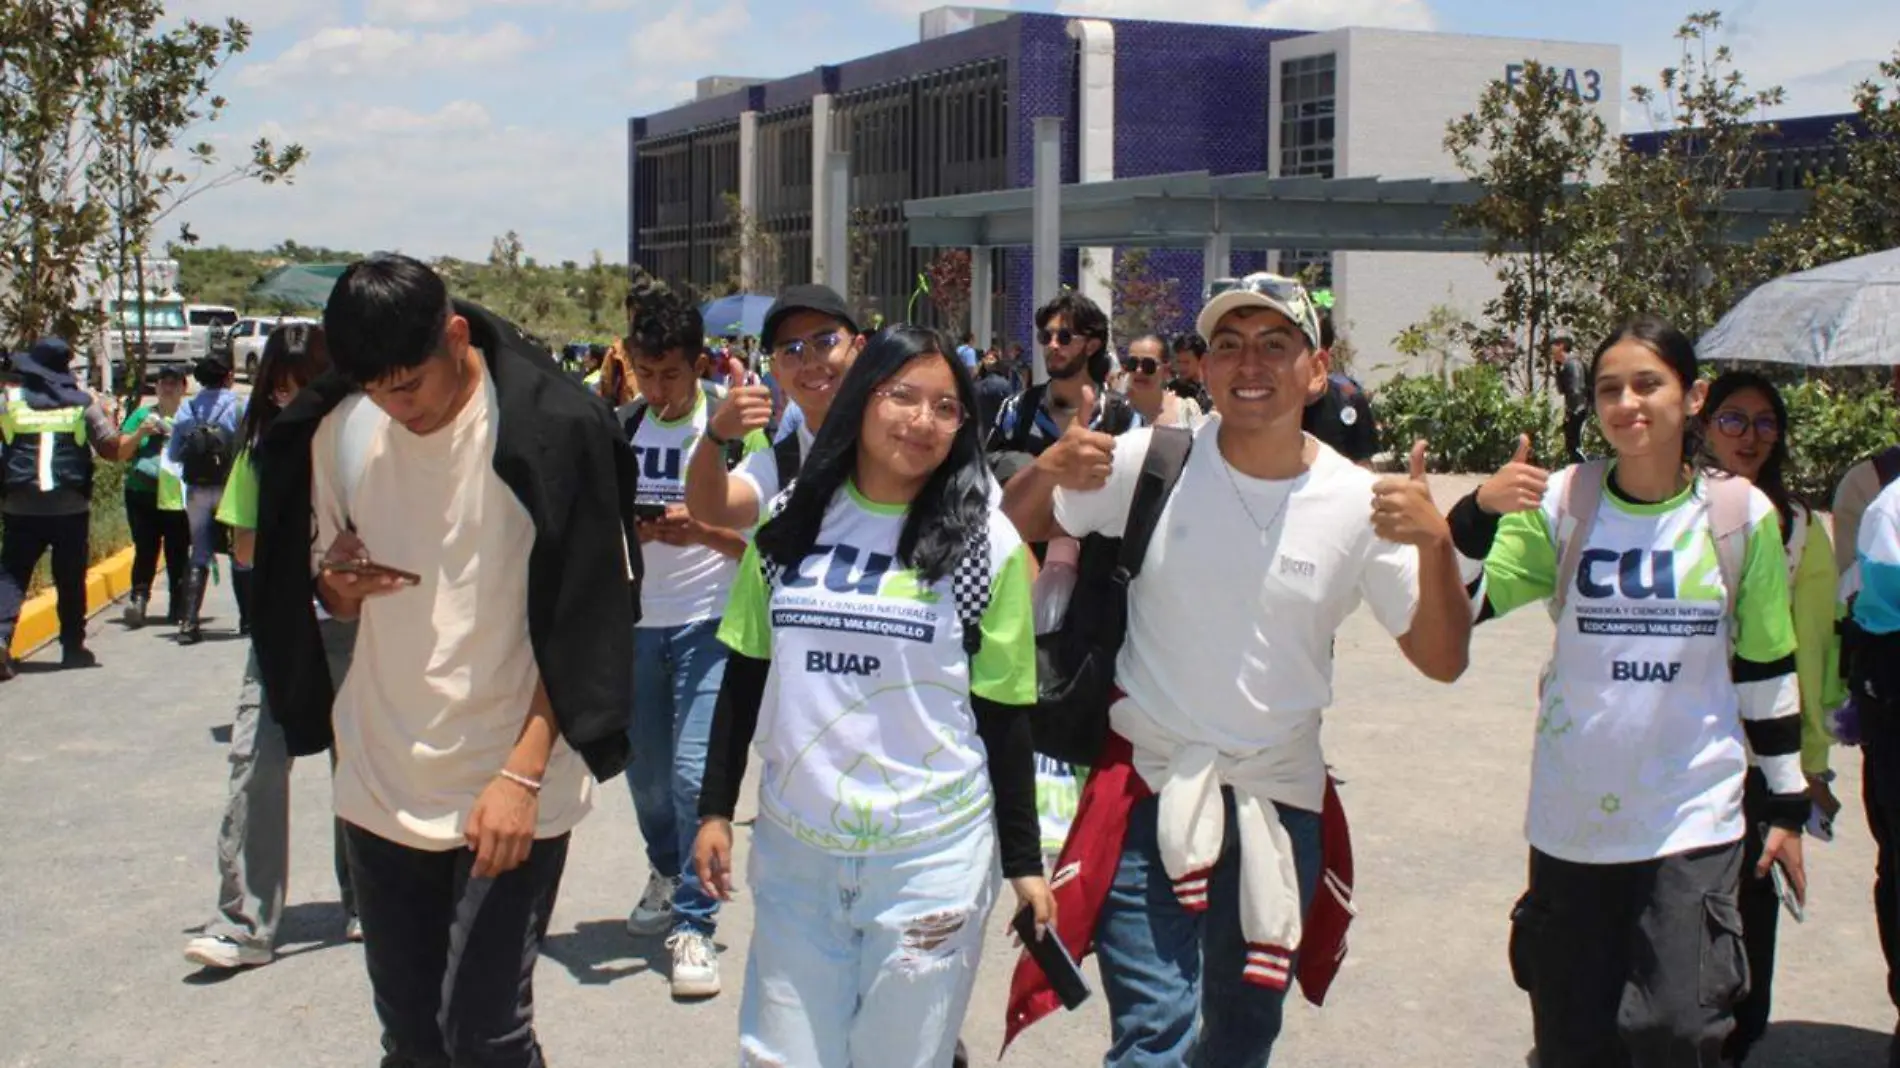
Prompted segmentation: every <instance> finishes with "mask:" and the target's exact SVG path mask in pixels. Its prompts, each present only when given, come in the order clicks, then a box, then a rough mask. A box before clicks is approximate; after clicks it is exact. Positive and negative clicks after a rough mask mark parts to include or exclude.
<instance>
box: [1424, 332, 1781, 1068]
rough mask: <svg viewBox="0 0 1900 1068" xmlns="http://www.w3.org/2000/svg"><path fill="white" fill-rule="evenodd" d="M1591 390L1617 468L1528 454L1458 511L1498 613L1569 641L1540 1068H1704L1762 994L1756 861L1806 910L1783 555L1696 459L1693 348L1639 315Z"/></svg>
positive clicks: (1520, 949) (1535, 953)
mask: <svg viewBox="0 0 1900 1068" xmlns="http://www.w3.org/2000/svg"><path fill="white" fill-rule="evenodd" d="M1587 378H1588V383H1589V389H1590V394H1591V396H1592V397H1594V398H1595V404H1596V408H1595V412H1596V417H1597V420H1598V423H1599V424H1600V425H1601V427H1602V430H1603V436H1604V438H1605V440H1606V441H1608V443H1609V445H1610V448H1611V450H1612V453H1613V455H1612V457H1611V458H1610V459H1608V460H1602V461H1593V462H1590V463H1585V464H1579V465H1576V466H1573V467H1569V468H1566V469H1564V470H1562V471H1559V472H1556V473H1555V474H1550V475H1546V474H1545V472H1543V471H1541V470H1539V469H1537V468H1535V467H1533V466H1532V465H1530V464H1529V463H1528V455H1529V449H1530V442H1529V439H1528V438H1526V439H1524V440H1522V441H1520V443H1519V446H1518V452H1517V457H1516V459H1515V460H1514V461H1513V462H1512V463H1511V464H1509V465H1507V466H1506V467H1505V468H1504V470H1503V471H1500V472H1499V473H1498V474H1497V475H1496V476H1495V477H1494V478H1492V479H1491V480H1490V481H1488V482H1486V483H1485V484H1484V485H1483V486H1482V487H1480V488H1479V489H1478V490H1477V491H1476V492H1475V493H1473V494H1472V495H1471V496H1468V497H1466V498H1465V499H1464V500H1463V501H1461V502H1459V504H1458V505H1457V506H1456V507H1455V508H1454V509H1453V510H1452V516H1451V519H1452V531H1453V537H1454V539H1455V541H1456V542H1457V544H1458V548H1459V551H1460V552H1461V553H1462V554H1463V555H1465V556H1466V557H1468V558H1471V559H1473V560H1480V559H1481V560H1483V567H1482V579H1483V585H1482V595H1481V596H1482V607H1481V612H1480V615H1479V617H1478V618H1479V620H1480V621H1482V620H1484V619H1488V618H1491V617H1492V616H1497V615H1503V614H1505V613H1507V612H1510V611H1512V610H1514V609H1516V608H1519V607H1522V606H1524V605H1528V604H1532V603H1535V602H1538V601H1547V602H1549V604H1550V606H1551V615H1552V617H1553V618H1554V619H1555V621H1556V624H1557V635H1556V640H1555V643H1554V647H1553V649H1552V652H1551V656H1550V661H1549V663H1548V664H1547V665H1546V667H1545V669H1544V673H1543V676H1542V678H1541V680H1540V684H1539V686H1538V714H1537V718H1536V727H1535V732H1536V733H1535V746H1534V749H1533V756H1532V768H1531V796H1530V805H1529V812H1528V815H1527V817H1526V820H1525V837H1526V838H1528V839H1529V844H1530V874H1529V887H1528V889H1527V890H1526V891H1525V893H1524V895H1523V896H1522V897H1521V898H1520V899H1519V900H1518V902H1517V905H1516V907H1515V908H1514V909H1513V910H1512V913H1511V935H1510V954H1509V956H1510V967H1511V972H1512V976H1513V978H1514V979H1515V981H1516V982H1517V985H1518V987H1519V988H1520V989H1522V990H1523V991H1525V992H1526V993H1527V994H1529V995H1530V1002H1531V1018H1532V1025H1533V1030H1534V1033H1535V1036H1536V1046H1537V1055H1538V1057H1539V1061H1540V1063H1541V1064H1542V1065H1543V1066H1544V1068H1594V1066H1596V1065H1603V1064H1623V1065H1629V1066H1630V1068H1701V1066H1706V1065H1716V1064H1722V1063H1724V1060H1723V1052H1722V1051H1723V1047H1724V1044H1725V1043H1726V1042H1727V1041H1728V1037H1729V1035H1730V1034H1731V1033H1732V1032H1733V1031H1734V1029H1735V1007H1736V1006H1737V1004H1739V1002H1740V1000H1741V996H1742V994H1743V993H1744V992H1745V990H1746V988H1747V985H1748V966H1747V962H1746V949H1745V947H1744V945H1743V942H1742V932H1743V923H1742V915H1741V912H1740V903H1739V900H1738V895H1739V889H1740V886H1741V882H1742V879H1743V876H1744V870H1743V860H1744V855H1745V854H1746V855H1747V856H1749V857H1753V858H1755V859H1754V861H1753V864H1752V866H1751V867H1750V868H1749V869H1748V871H1747V873H1746V874H1747V875H1748V876H1749V877H1750V878H1761V879H1763V880H1766V879H1767V878H1768V877H1769V870H1770V869H1769V866H1770V865H1771V864H1774V865H1777V866H1779V867H1780V868H1781V869H1782V871H1783V872H1784V873H1785V875H1786V876H1787V879H1788V881H1789V885H1790V887H1791V890H1792V893H1793V894H1794V895H1795V896H1796V897H1797V898H1799V897H1800V896H1802V895H1803V894H1805V886H1806V875H1805V869H1804V867H1803V864H1802V849H1801V845H1802V843H1801V831H1802V828H1803V826H1804V825H1805V824H1806V823H1807V819H1808V814H1809V809H1810V804H1809V800H1808V793H1807V790H1808V784H1807V781H1806V779H1805V778H1804V777H1803V776H1802V774H1801V695H1800V692H1799V686H1798V684H1797V679H1796V659H1795V627H1794V621H1793V617H1792V613H1791V610H1790V607H1789V601H1788V578H1787V570H1786V566H1785V563H1784V560H1783V550H1782V538H1781V534H1780V527H1779V522H1778V519H1777V516H1776V504H1775V502H1774V501H1772V500H1771V499H1770V497H1769V496H1767V495H1766V494H1764V493H1763V492H1762V491H1761V490H1760V489H1758V488H1755V487H1752V486H1750V485H1748V484H1747V483H1746V482H1744V481H1742V480H1741V479H1737V478H1732V477H1729V476H1727V475H1723V474H1720V473H1711V472H1707V471H1705V470H1703V469H1702V468H1701V467H1700V465H1699V463H1698V462H1697V461H1698V456H1697V448H1696V437H1697V433H1696V432H1697V429H1698V426H1699V423H1700V419H1701V417H1702V414H1703V412H1704V411H1705V410H1706V408H1707V407H1708V401H1709V395H1708V386H1707V384H1706V383H1704V382H1702V381H1700V379H1699V378H1698V377H1697V360H1696V353H1695V347H1694V345H1693V343H1692V342H1691V341H1690V340H1689V338H1688V337H1687V336H1686V335H1684V334H1683V333H1682V332H1681V331H1679V330H1677V329H1675V328H1674V327H1672V326H1670V325H1669V324H1667V323H1665V322H1663V321H1662V320H1659V319H1655V318H1651V317H1645V318H1639V319H1637V320H1634V321H1632V322H1630V323H1629V324H1627V325H1625V326H1624V327H1622V328H1621V329H1619V330H1618V331H1617V332H1616V333H1615V334H1614V335H1612V336H1611V337H1610V338H1609V339H1608V340H1607V341H1605V342H1604V343H1603V344H1602V346H1601V347H1599V348H1598V349H1597V351H1596V355H1595V358H1594V359H1593V360H1592V361H1591V363H1590V367H1589V371H1588V375H1587ZM1750 418H1751V419H1752V416H1751V417H1750ZM1751 763H1753V764H1754V765H1755V766H1756V767H1757V768H1758V770H1759V773H1760V775H1761V776H1762V778H1763V781H1764V783H1765V786H1766V790H1765V797H1764V799H1763V802H1762V804H1761V805H1760V808H1759V812H1760V814H1761V816H1762V817H1763V818H1762V820H1761V821H1760V822H1759V823H1757V822H1755V821H1752V820H1747V819H1744V817H1743V813H1742V804H1743V793H1744V790H1743V783H1744V780H1745V779H1746V778H1747V777H1748V773H1749V769H1750V765H1751ZM1756 835H1760V836H1762V838H1763V839H1764V842H1763V844H1762V848H1761V849H1760V850H1756V849H1754V848H1753V847H1752V846H1748V845H1745V844H1744V842H1745V841H1746V840H1747V839H1748V838H1750V837H1753V836H1756Z"/></svg>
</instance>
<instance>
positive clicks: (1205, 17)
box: [1056, 0, 1438, 30]
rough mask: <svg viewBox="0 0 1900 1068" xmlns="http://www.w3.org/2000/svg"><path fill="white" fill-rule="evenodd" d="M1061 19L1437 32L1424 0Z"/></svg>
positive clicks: (1176, 7)
mask: <svg viewBox="0 0 1900 1068" xmlns="http://www.w3.org/2000/svg"><path fill="white" fill-rule="evenodd" d="M1056 10H1058V11H1060V12H1062V13H1063V14H1065V15H1094V16H1097V17H1100V18H1122V19H1163V20H1166V21H1170V22H1212V23H1225V24H1228V25H1236V26H1241V25H1253V26H1272V27H1276V28H1283V29H1297V30H1327V29H1333V28H1335V27H1339V26H1381V27H1386V28H1388V29H1398V30H1430V29H1435V28H1437V25H1438V17H1437V15H1435V14H1434V13H1433V12H1432V9H1431V5H1430V4H1428V3H1427V2H1426V0H1199V2H1197V3H1195V4H1193V5H1192V6H1184V5H1183V4H1182V3H1181V2H1180V0H1063V2H1062V3H1060V4H1058V5H1056Z"/></svg>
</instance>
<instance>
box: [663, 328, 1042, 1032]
mask: <svg viewBox="0 0 1900 1068" xmlns="http://www.w3.org/2000/svg"><path fill="white" fill-rule="evenodd" d="M954 352H955V350H954V349H953V348H951V347H950V346H949V344H948V343H947V341H946V340H945V339H944V338H942V337H941V336H940V335H938V334H937V333H936V332H935V331H932V330H928V329H924V328H921V327H914V326H897V327H892V328H890V329H887V330H885V331H883V332H881V333H880V334H878V335H877V337H876V338H875V339H874V340H872V341H871V342H870V344H869V345H867V346H866V347H865V349H864V351H863V353H862V354H861V355H860V356H859V357H858V358H857V361H856V363H855V364H853V366H852V368H851V370H850V372H849V373H847V374H846V375H845V377H844V380H843V382H842V383H841V384H840V386H839V389H838V396H837V398H836V400H835V401H834V402H833V404H832V406H831V410H830V412H829V414H828V415H827V417H826V419H825V421H824V424H823V425H822V427H821V428H820V429H819V431H818V436H817V439H816V440H815V442H814V443H813V445H812V449H811V454H810V456H809V457H808V458H807V459H806V461H805V464H804V467H803V470H802V471H801V472H800V474H799V477H798V480H797V481H796V482H795V483H794V484H793V485H792V487H791V488H790V490H789V491H787V492H786V494H784V495H783V496H782V498H781V499H780V500H779V501H778V502H777V503H775V504H774V505H773V508H774V510H775V511H776V514H775V515H773V516H772V518H770V519H768V520H767V522H766V523H765V525H764V526H763V527H762V528H760V530H759V531H758V534H757V537H756V539H755V540H754V543H753V545H752V546H751V547H750V548H749V549H748V550H747V552H746V555H745V558H744V560H742V561H741V563H740V566H739V579H738V582H737V584H736V585H735V587H734V588H733V592H732V598H731V601H730V602H729V604H728V605H727V608H726V614H725V622H724V624H723V625H722V627H721V629H720V638H721V640H723V641H724V642H725V643H726V644H727V645H728V646H729V647H730V648H731V650H732V655H731V658H730V659H729V661H728V663H727V667H726V677H725V682H724V685H723V687H722V688H721V690H720V694H719V704H718V708H717V710H716V712H715V713H714V722H713V734H712V743H711V745H710V747H709V750H708V754H707V762H706V774H705V779H704V783H703V785H702V787H701V794H700V802H699V812H700V817H701V826H700V831H699V838H698V842H697V844H696V847H695V849H694V861H695V864H696V865H697V867H698V871H699V876H700V879H701V880H702V881H703V883H704V884H705V885H706V886H708V887H710V888H712V889H713V890H714V892H715V893H717V894H718V895H719V896H720V897H721V898H722V899H723V898H726V897H728V896H729V895H730V894H731V892H732V887H733V884H734V879H733V863H732V851H733V836H732V816H733V811H734V809H735V807H736V805H737V802H738V795H739V784H740V782H741V780H742V779H743V778H744V776H745V767H746V754H747V750H748V748H749V747H750V746H751V745H752V744H753V742H754V739H755V736H756V740H757V743H758V748H759V752H760V755H761V758H762V759H763V761H764V768H763V774H762V776H761V785H760V798H759V812H760V819H759V821H758V823H757V825H756V827H755V829H754V832H753V838H752V849H751V857H750V860H749V865H748V875H747V879H746V882H747V884H748V885H749V887H750V889H751V892H752V895H753V903H754V908H755V909H756V910H757V911H756V916H755V918H754V921H753V935H752V946H751V953H750V958H749V960H748V962H747V966H746V979H745V996H744V1002H743V1004H742V1006H741V1008H740V1015H739V1021H740V1023H739V1030H740V1047H741V1050H742V1051H743V1054H744V1056H745V1057H746V1058H747V1059H748V1063H751V1062H753V1061H756V1062H758V1063H772V1064H796V1065H802V1066H807V1068H906V1066H914V1068H926V1066H941V1065H946V1064H948V1063H950V1060H951V1058H952V1056H953V1051H954V1047H955V1045H956V1036H957V1029H958V1027H959V1025H960V1024H961V1023H962V1021H963V1016H964V1012H965V1010H966V1009H967V1007H968V1004H969V1000H970V992H971V989H972V987H973V985H974V984H975V981H976V969H977V964H978V960H979V957H980V956H981V953H982V948H983V929H984V924H985V923H986V922H987V921H988V916H989V914H990V909H991V906H992V905H993V904H994V903H995V900H996V896H997V889H998V882H999V880H998V873H997V867H998V861H999V857H1000V861H1001V867H1002V872H1001V874H1002V875H1003V876H1005V877H1007V878H1009V880H1010V882H1011V885H1012V887H1013V888H1014V890H1015V896H1016V900H1017V903H1018V905H1019V906H1021V907H1023V908H1027V909H1030V910H1032V911H1033V915H1034V918H1035V920H1036V922H1037V923H1039V924H1043V925H1046V924H1047V923H1048V922H1049V921H1050V920H1051V918H1052V909H1053V899H1052V897H1051V895H1050V892H1049V887H1048V884H1047V883H1046V882H1045V881H1044V879H1043V877H1042V857H1041V849H1040V842H1039V836H1038V833H1037V822H1036V797H1035V792H1036V785H1035V766H1034V758H1033V753H1032V743H1031V740H1030V734H1029V721H1028V718H1027V716H1026V715H1025V712H1026V711H1027V708H1028V706H1031V705H1033V703H1034V702H1035V699H1036V667H1035V639H1034V626H1033V620H1032V615H1031V610H1030V583H1029V572H1030V563H1029V554H1028V551H1027V550H1026V548H1025V547H1024V545H1023V542H1022V539H1021V538H1020V537H1019V536H1018V535H1017V533H1016V529H1015V527H1014V526H1013V525H1012V524H1011V523H1010V521H1009V520H1008V519H1007V518H1006V517H1004V516H1003V514H1002V513H1001V512H1000V511H999V510H998V508H997V507H996V505H995V504H993V503H992V500H991V495H990V490H989V477H988V474H987V473H986V471H985V468H984V462H983V452H982V448H981V445H980V443H979V432H980V428H979V427H978V426H977V425H976V422H975V421H974V420H973V419H972V418H971V417H970V416H971V413H972V411H973V410H974V405H975V393H974V391H973V389H972V386H971V382H970V376H969V372H968V371H966V370H965V369H964V368H963V366H962V364H961V363H960V362H959V361H958V360H957V358H956V357H955V355H954Z"/></svg>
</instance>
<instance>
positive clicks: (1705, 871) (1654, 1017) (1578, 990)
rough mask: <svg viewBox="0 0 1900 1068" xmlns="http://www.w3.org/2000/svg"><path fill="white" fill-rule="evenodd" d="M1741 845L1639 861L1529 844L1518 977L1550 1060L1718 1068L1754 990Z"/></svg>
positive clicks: (1514, 944)
mask: <svg viewBox="0 0 1900 1068" xmlns="http://www.w3.org/2000/svg"><path fill="white" fill-rule="evenodd" d="M1741 865H1742V843H1740V842H1735V843H1732V844H1730V845H1723V846H1712V847H1709V848H1706V849H1697V850H1691V851H1689V852H1687V853H1679V854H1676V855H1674V856H1670V857H1663V858H1661V859H1659V860H1649V861H1640V862H1637V863H1633V864H1575V863H1571V862H1569V861H1563V860H1558V859H1557V858H1555V857H1552V856H1548V855H1546V854H1543V853H1539V852H1537V851H1536V850H1532V851H1531V862H1530V889H1529V890H1528V891H1526V892H1525V894H1524V896H1523V897H1522V898H1520V899H1519V900H1518V903H1517V907H1516V908H1515V909H1513V910H1512V914H1511V951H1510V958H1511V974H1512V977H1513V978H1514V979H1515V980H1516V981H1517V985H1518V987H1519V988H1520V989H1522V990H1524V991H1525V992H1526V993H1528V994H1530V996H1531V1017H1532V1024H1533V1028H1534V1031H1535V1035H1536V1041H1537V1056H1538V1064H1539V1065H1540V1066H1541V1068H1720V1066H1721V1065H1722V1063H1723V1062H1722V1043H1723V1042H1724V1040H1726V1039H1727V1038H1728V1035H1729V1032H1730V1031H1731V1030H1732V1029H1733V1028H1734V1026H1735V1018H1734V1006H1735V1003H1736V1002H1737V1001H1738V1000H1740V999H1741V997H1742V995H1743V994H1744V993H1745V992H1746V991H1747V988H1748V962H1747V959H1746V955H1745V951H1744V949H1743V945H1742V917H1741V913H1740V911H1739V909H1738V907H1737V904H1736V890H1737V879H1738V877H1739V876H1740V873H1741Z"/></svg>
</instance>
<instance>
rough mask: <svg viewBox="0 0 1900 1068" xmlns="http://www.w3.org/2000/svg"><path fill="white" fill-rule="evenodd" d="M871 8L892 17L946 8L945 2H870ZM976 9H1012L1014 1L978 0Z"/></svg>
mask: <svg viewBox="0 0 1900 1068" xmlns="http://www.w3.org/2000/svg"><path fill="white" fill-rule="evenodd" d="M871 6H872V7H874V8H876V9H877V10H879V11H886V12H889V13H891V14H893V15H911V16H916V15H921V14H923V13H924V12H926V11H930V10H932V9H934V8H939V7H944V6H946V4H945V0H871ZM976 6H978V7H989V8H997V7H1013V6H1015V0H979V2H978V3H977V4H976Z"/></svg>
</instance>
